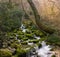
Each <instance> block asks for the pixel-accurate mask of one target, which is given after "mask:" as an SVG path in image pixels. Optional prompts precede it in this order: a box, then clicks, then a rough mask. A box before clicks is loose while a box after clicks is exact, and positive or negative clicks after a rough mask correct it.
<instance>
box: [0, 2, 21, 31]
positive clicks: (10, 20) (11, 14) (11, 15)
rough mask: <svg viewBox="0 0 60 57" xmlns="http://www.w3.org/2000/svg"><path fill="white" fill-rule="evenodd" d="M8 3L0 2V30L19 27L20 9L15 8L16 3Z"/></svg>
mask: <svg viewBox="0 0 60 57" xmlns="http://www.w3.org/2000/svg"><path fill="white" fill-rule="evenodd" d="M11 6H12V7H10V5H9V3H8V2H7V3H6V2H3V3H0V30H2V31H11V30H13V29H16V28H18V27H20V25H21V19H22V10H20V9H19V8H17V6H16V5H14V6H13V5H11Z"/></svg>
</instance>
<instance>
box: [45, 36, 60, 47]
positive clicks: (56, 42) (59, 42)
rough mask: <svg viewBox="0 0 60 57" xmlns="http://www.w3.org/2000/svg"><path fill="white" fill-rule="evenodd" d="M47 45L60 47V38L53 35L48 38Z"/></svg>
mask: <svg viewBox="0 0 60 57" xmlns="http://www.w3.org/2000/svg"><path fill="white" fill-rule="evenodd" d="M46 41H47V43H49V44H52V45H55V46H60V37H58V36H56V35H51V36H49V37H48V38H47V40H46Z"/></svg>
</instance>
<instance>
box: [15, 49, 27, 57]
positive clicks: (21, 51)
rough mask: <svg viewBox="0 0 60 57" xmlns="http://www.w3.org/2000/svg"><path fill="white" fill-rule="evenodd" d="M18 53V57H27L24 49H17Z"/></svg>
mask: <svg viewBox="0 0 60 57" xmlns="http://www.w3.org/2000/svg"><path fill="white" fill-rule="evenodd" d="M16 52H17V56H18V57H26V52H27V51H26V50H24V49H22V48H17V50H16Z"/></svg>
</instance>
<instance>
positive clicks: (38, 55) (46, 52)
mask: <svg viewBox="0 0 60 57" xmlns="http://www.w3.org/2000/svg"><path fill="white" fill-rule="evenodd" d="M21 29H22V32H24V33H25V32H26V30H28V29H26V28H25V26H24V25H23V24H22V26H21ZM34 38H35V39H38V40H40V39H41V38H40V37H39V36H36V35H34ZM27 42H28V45H30V46H33V45H35V44H34V43H33V42H29V40H28V41H27ZM51 49H52V47H51V46H50V45H47V44H46V42H45V41H42V42H40V41H39V46H38V45H35V46H34V47H33V48H32V49H31V50H30V51H29V52H28V53H27V54H26V57H52V56H53V55H54V53H53V52H52V51H50V50H51Z"/></svg>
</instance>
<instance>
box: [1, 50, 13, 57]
mask: <svg viewBox="0 0 60 57" xmlns="http://www.w3.org/2000/svg"><path fill="white" fill-rule="evenodd" d="M11 56H12V53H11V51H10V50H9V49H0V57H11Z"/></svg>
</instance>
